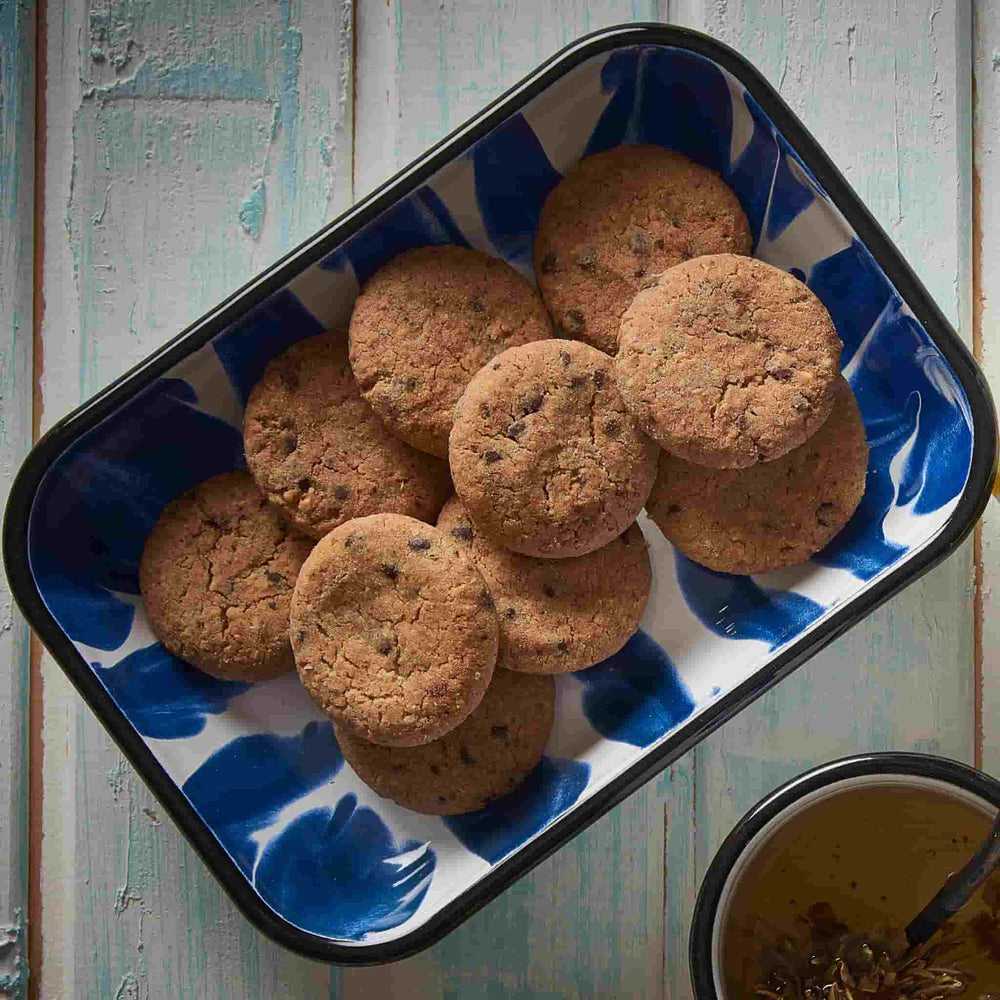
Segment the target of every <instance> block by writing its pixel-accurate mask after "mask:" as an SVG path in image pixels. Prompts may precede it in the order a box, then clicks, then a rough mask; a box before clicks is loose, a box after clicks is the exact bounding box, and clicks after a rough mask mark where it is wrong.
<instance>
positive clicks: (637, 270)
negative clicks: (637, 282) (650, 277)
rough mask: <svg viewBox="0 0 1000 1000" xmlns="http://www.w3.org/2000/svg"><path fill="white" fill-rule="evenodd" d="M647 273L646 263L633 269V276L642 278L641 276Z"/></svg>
mask: <svg viewBox="0 0 1000 1000" xmlns="http://www.w3.org/2000/svg"><path fill="white" fill-rule="evenodd" d="M645 273H646V265H645V264H640V265H639V266H638V267H636V268H635V269H634V270H633V271H632V277H633V278H641V277H643V275H645Z"/></svg>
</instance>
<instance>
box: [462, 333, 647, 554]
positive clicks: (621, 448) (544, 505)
mask: <svg viewBox="0 0 1000 1000" xmlns="http://www.w3.org/2000/svg"><path fill="white" fill-rule="evenodd" d="M657 451H658V449H657V447H656V445H655V444H654V443H653V442H652V441H651V440H650V439H649V438H648V437H647V436H646V435H645V434H643V432H642V431H641V430H640V429H639V426H638V424H637V422H636V421H635V420H634V419H633V418H632V416H631V415H630V414H629V412H628V411H627V410H626V409H625V405H624V403H623V402H622V398H621V395H620V394H619V392H618V390H617V388H616V387H615V385H614V382H613V380H612V378H611V358H609V357H608V356H607V355H606V354H602V353H601V352H600V351H598V350H596V349H595V348H593V347H590V346H589V345H587V344H581V343H578V342H575V341H570V340H544V341H540V342H538V343H534V344H525V345H524V346H522V347H513V348H511V349H510V350H508V351H504V353H503V354H501V355H499V356H497V357H495V358H494V359H493V360H492V361H490V362H489V363H488V364H487V365H486V366H485V367H483V368H482V369H481V370H480V371H479V372H478V373H477V374H476V376H475V377H474V378H473V379H472V381H471V382H470V383H469V386H468V388H467V389H466V390H465V392H464V393H463V394H462V398H461V399H460V400H459V401H458V404H457V405H456V406H455V424H454V427H453V429H452V432H451V441H450V446H449V458H450V461H451V474H452V479H453V480H454V482H455V492H456V493H458V495H459V496H460V497H461V498H462V502H463V503H464V505H465V507H466V509H467V510H468V512H469V514H470V515H471V517H472V518H473V520H474V521H475V522H476V525H477V526H478V528H479V529H480V530H481V531H483V532H484V533H485V534H487V535H489V537H490V539H491V540H492V541H493V543H494V544H497V545H500V546H503V547H504V548H507V549H511V550H512V551H514V552H519V553H521V554H522V555H530V556H539V557H542V558H566V557H569V556H581V555H585V554H586V553H588V552H593V551H594V550H595V549H599V548H600V547H601V546H602V545H607V544H608V542H610V541H611V540H612V539H614V538H617V537H618V536H619V535H620V534H621V533H622V532H623V531H624V530H625V529H626V528H627V527H628V526H629V525H630V524H631V523H632V522H633V521H634V520H635V518H636V515H637V514H638V513H639V511H640V510H641V509H642V505H643V504H644V503H645V502H646V497H647V496H648V495H649V490H650V488H651V486H652V483H653V479H654V478H655V476H656V458H657Z"/></svg>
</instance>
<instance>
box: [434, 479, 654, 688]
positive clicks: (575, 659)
mask: <svg viewBox="0 0 1000 1000" xmlns="http://www.w3.org/2000/svg"><path fill="white" fill-rule="evenodd" d="M438 527H439V528H440V529H441V530H442V531H443V532H444V533H445V534H446V535H448V536H449V537H450V538H451V539H452V540H453V541H454V542H455V544H456V545H458V546H460V547H462V548H464V549H465V551H467V552H468V553H469V555H470V556H471V558H472V561H473V562H474V563H475V564H476V567H477V568H478V569H479V572H480V573H482V574H483V578H484V579H485V580H486V583H487V586H489V588H490V593H491V594H492V595H493V600H494V602H495V603H496V606H497V613H498V614H499V616H500V651H499V653H498V654H497V666H498V667H506V668H507V669H508V670H521V671H525V672H526V673H535V674H561V673H567V672H568V671H571V670H583V669H584V668H586V667H592V666H593V665H594V664H595V663H599V662H600V661H601V660H604V659H606V658H607V657H609V656H611V655H613V654H614V653H617V652H618V650H619V649H621V648H622V646H624V645H625V643H626V642H628V640H629V639H630V638H631V637H632V635H633V634H634V633H635V630H636V629H637V628H638V627H639V620H640V619H641V618H642V613H643V611H644V610H645V608H646V601H647V599H648V598H649V588H650V584H651V583H652V578H653V573H652V567H651V566H650V562H649V551H648V546H647V545H646V539H645V538H643V536H642V532H641V531H640V530H639V526H638V525H637V524H634V523H633V524H631V525H630V526H629V527H628V528H626V529H625V531H623V532H622V534H621V535H619V536H618V537H617V538H613V539H612V540H611V541H610V542H608V544H607V545H603V546H601V548H599V549H597V550H595V551H594V552H590V553H588V554H587V555H585V556H577V557H576V558H575V559H559V560H555V559H535V558H533V557H532V556H520V555H518V554H517V553H515V552H510V551H509V550H507V549H503V548H500V547H499V546H497V545H494V544H493V543H492V542H491V541H490V540H489V539H488V538H487V537H486V536H485V535H483V534H482V533H480V532H477V531H476V526H475V525H474V524H473V522H472V519H471V518H470V517H469V515H468V513H467V512H466V510H465V508H464V507H463V506H462V501H461V500H460V499H459V498H458V497H457V496H456V497H452V499H451V500H449V501H448V502H447V503H446V504H445V505H444V508H443V509H442V511H441V516H440V517H439V518H438Z"/></svg>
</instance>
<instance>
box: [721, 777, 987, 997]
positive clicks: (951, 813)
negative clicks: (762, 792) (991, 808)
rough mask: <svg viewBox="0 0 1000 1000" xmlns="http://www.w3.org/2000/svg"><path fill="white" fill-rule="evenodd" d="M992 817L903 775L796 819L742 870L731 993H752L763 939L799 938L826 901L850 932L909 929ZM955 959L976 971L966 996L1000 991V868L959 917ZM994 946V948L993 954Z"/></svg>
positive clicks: (733, 916) (727, 945) (731, 950)
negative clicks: (810, 913) (807, 918)
mask: <svg viewBox="0 0 1000 1000" xmlns="http://www.w3.org/2000/svg"><path fill="white" fill-rule="evenodd" d="M990 823H991V819H990V817H988V816H987V815H986V814H984V813H982V812H980V811H979V810H978V809H976V808H974V807H973V806H971V805H968V804H966V803H964V802H960V801H956V800H955V799H953V798H950V797H948V796H947V795H943V794H941V793H938V792H935V791H931V790H924V789H917V788H910V787H905V786H900V785H882V786H876V787H871V788H865V789H858V790H848V791H845V792H843V793H840V794H837V795H834V796H832V797H831V798H829V799H826V800H825V801H822V802H819V803H817V804H816V805H814V806H812V807H811V808H809V809H807V810H805V811H804V812H802V813H800V814H799V815H798V816H796V817H794V818H793V819H792V820H791V821H789V822H788V823H787V824H786V825H785V826H784V827H782V828H781V829H780V830H778V832H777V833H776V834H775V835H774V836H773V837H772V838H771V840H770V842H769V843H768V844H766V845H765V846H764V847H763V848H762V849H761V851H760V852H759V853H758V854H757V856H756V857H755V858H754V859H753V860H752V861H751V863H750V865H749V866H748V867H747V868H746V869H745V870H744V872H743V875H742V877H741V878H740V883H739V885H738V886H737V889H736V892H735V894H734V897H733V903H732V908H731V909H730V912H729V917H728V921H727V924H726V929H725V937H724V954H723V961H724V964H725V972H726V987H727V991H728V1000H743V998H753V997H754V996H755V994H754V987H755V986H757V985H758V983H760V981H761V978H762V976H761V962H760V958H761V949H762V946H763V943H764V942H765V941H770V942H773V941H775V940H777V939H779V936H780V935H783V934H789V935H792V936H793V937H794V936H798V937H799V938H801V936H802V933H803V927H804V926H805V924H804V915H805V914H806V912H807V910H809V908H810V907H811V906H813V905H814V904H817V903H828V904H829V905H830V906H831V907H832V909H833V912H834V913H835V914H836V917H837V920H839V921H840V922H842V923H843V924H846V925H847V927H848V928H849V929H850V932H851V933H852V934H863V935H867V934H870V933H873V932H878V933H880V934H881V937H882V938H883V939H886V940H891V941H894V942H895V943H897V944H899V943H902V944H903V945H905V939H904V938H903V937H902V930H903V928H904V927H905V925H906V924H907V923H908V922H909V921H910V920H911V919H912V918H913V917H914V916H916V914H917V913H918V912H919V911H920V909H921V908H922V907H923V906H924V905H926V903H928V902H929V901H930V899H931V897H932V896H933V895H934V893H935V892H937V890H938V889H940V887H941V886H942V884H943V883H944V881H945V879H946V878H947V877H948V875H949V874H951V873H952V872H954V871H956V870H957V869H959V868H961V867H962V865H963V864H964V863H965V862H966V861H967V860H968V859H969V857H970V856H971V855H972V854H973V853H974V852H975V850H976V849H977V848H978V847H979V845H980V844H981V843H982V841H983V840H984V839H985V837H986V834H987V832H988V831H989V828H990ZM950 931H951V933H950V936H954V937H955V938H957V940H958V942H959V943H958V944H957V945H956V948H955V949H954V950H953V951H951V952H950V953H949V954H948V958H947V961H948V964H949V965H951V966H959V965H960V966H961V968H962V969H963V970H966V971H968V972H970V973H972V974H973V975H974V976H975V985H974V986H972V987H971V988H970V989H969V990H967V991H966V993H965V994H964V995H965V996H966V997H967V998H974V1000H976V998H984V1000H985V998H993V997H995V998H997V1000H1000V875H996V876H994V877H993V878H992V879H991V880H990V881H989V882H987V884H986V885H985V886H984V887H983V889H981V890H980V891H979V892H978V893H977V894H976V895H975V896H974V897H973V898H972V899H971V900H970V901H969V903H968V904H967V905H966V907H965V908H963V910H962V911H961V912H960V913H959V915H958V916H957V917H956V919H955V921H954V928H953V929H950ZM991 953H992V954H991Z"/></svg>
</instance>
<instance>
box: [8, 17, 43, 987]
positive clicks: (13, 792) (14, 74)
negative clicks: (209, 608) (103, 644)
mask: <svg viewBox="0 0 1000 1000" xmlns="http://www.w3.org/2000/svg"><path fill="white" fill-rule="evenodd" d="M34 50H35V5H34V3H26V2H16V0H0V483H2V491H3V492H2V497H3V501H2V502H3V504H4V505H6V502H7V493H8V490H9V489H10V484H11V480H12V479H13V477H14V474H15V472H16V471H17V468H18V466H19V465H20V462H21V460H22V458H23V457H24V455H25V454H26V453H27V451H28V449H29V448H30V446H31V396H32V389H31V340H32V332H33V331H32V318H33V312H32V294H33V286H32V264H33V253H34V239H33V228H34V197H35V185H34V171H35V158H34V138H35V129H34V118H35V101H34V93H35V91H34V85H35V80H34V65H33V64H34ZM28 671H29V650H28V628H27V626H26V624H25V622H24V620H23V619H22V618H21V616H20V615H19V614H18V613H17V611H16V610H15V608H14V606H13V602H12V600H11V595H10V590H9V588H8V587H7V582H6V579H5V578H0V712H2V713H3V718H2V720H0V817H2V820H0V996H3V997H11V998H16V1000H21V998H23V997H25V996H26V994H27V984H28V952H27V943H26V938H25V919H24V915H25V914H26V913H27V910H28V733H27V720H28Z"/></svg>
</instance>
